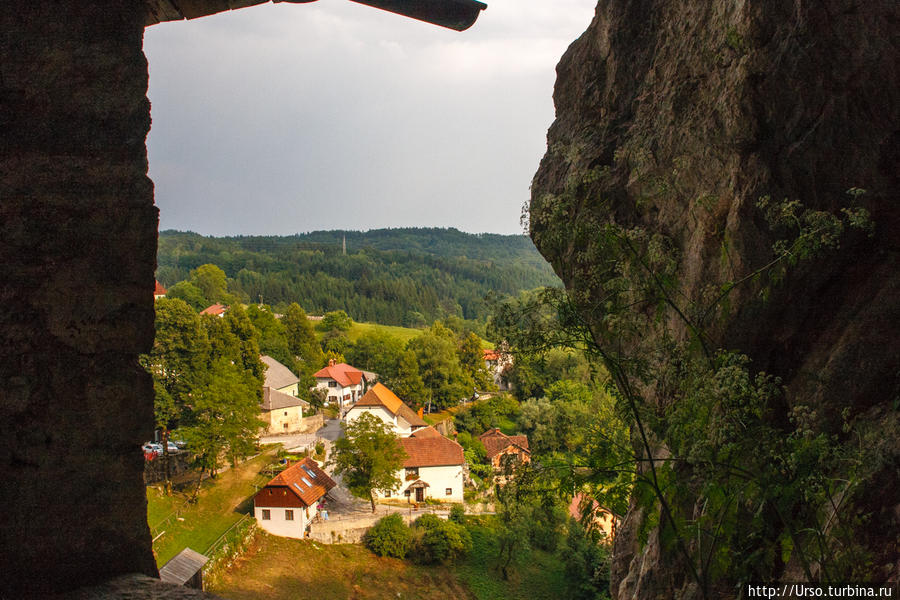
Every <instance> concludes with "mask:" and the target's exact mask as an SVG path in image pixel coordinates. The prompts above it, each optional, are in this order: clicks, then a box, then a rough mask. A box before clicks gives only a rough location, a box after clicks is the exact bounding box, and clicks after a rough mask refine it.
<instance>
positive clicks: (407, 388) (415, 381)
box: [382, 350, 431, 410]
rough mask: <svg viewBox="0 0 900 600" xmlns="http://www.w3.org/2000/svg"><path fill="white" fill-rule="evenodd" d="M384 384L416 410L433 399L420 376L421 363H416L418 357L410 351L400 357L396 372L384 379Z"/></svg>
mask: <svg viewBox="0 0 900 600" xmlns="http://www.w3.org/2000/svg"><path fill="white" fill-rule="evenodd" d="M382 383H384V385H386V386H387V387H389V388H390V389H391V390H393V392H394V393H395V394H397V396H398V397H400V398H402V399H403V401H404V402H406V404H407V405H409V406H410V407H412V408H414V409H416V410H418V409H419V408H420V407H422V406H424V405H425V403H427V402H428V401H429V399H430V398H431V395H430V394H429V392H428V390H427V389H425V383H424V382H423V381H422V377H421V376H420V375H419V363H417V362H416V355H415V354H413V353H412V352H411V351H409V350H405V351H404V352H403V354H401V355H400V358H399V360H398V361H397V370H396V372H395V373H394V374H393V375H391V376H389V377H383V378H382Z"/></svg>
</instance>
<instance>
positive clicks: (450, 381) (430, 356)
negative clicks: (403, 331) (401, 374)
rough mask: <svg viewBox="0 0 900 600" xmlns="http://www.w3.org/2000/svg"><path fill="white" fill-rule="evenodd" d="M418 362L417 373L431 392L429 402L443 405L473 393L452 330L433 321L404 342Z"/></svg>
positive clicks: (455, 401) (472, 386) (473, 387)
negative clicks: (418, 333) (423, 330)
mask: <svg viewBox="0 0 900 600" xmlns="http://www.w3.org/2000/svg"><path fill="white" fill-rule="evenodd" d="M407 348H408V349H409V350H411V351H412V352H413V353H414V354H415V356H416V361H417V362H418V363H419V374H420V375H421V377H422V381H423V383H424V384H425V387H426V388H427V389H428V390H429V391H430V392H431V399H430V402H429V404H430V403H432V402H433V403H434V404H435V405H436V406H437V407H438V408H446V407H448V406H453V405H455V404H456V403H458V402H459V401H460V400H461V399H462V398H467V397H469V396H471V395H472V392H473V391H474V389H475V384H474V382H473V381H472V378H471V377H469V376H468V374H466V373H465V371H463V368H462V366H461V365H460V363H459V354H458V353H457V351H456V337H455V336H454V335H453V332H452V331H450V330H449V329H447V328H446V327H444V326H443V325H441V323H440V322H438V321H436V322H435V323H434V325H432V326H431V328H430V329H428V330H427V331H425V332H424V333H422V334H421V335H419V336H416V337H414V338H413V339H411V340H410V341H409V343H408V344H407Z"/></svg>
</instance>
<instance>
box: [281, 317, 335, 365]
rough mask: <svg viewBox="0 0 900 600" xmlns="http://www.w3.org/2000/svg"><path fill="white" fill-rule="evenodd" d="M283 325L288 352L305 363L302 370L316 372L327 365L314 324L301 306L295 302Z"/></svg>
mask: <svg viewBox="0 0 900 600" xmlns="http://www.w3.org/2000/svg"><path fill="white" fill-rule="evenodd" d="M281 324H282V325H284V329H285V336H286V337H287V344H288V350H290V352H291V354H293V355H294V356H296V357H297V358H299V359H300V360H301V361H302V362H303V363H304V367H303V369H302V370H310V372H315V371H316V370H318V369H320V368H321V367H322V365H324V364H325V355H324V354H323V352H322V347H321V346H320V345H319V342H318V341H317V340H316V334H315V331H313V326H312V323H310V322H309V319H308V318H307V316H306V313H305V312H304V311H303V309H302V308H301V307H300V305H299V304H297V303H296V302H294V303H293V304H291V305H290V306H289V307H288V309H287V311H286V312H285V314H284V316H283V317H282V318H281Z"/></svg>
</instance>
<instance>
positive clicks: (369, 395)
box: [344, 383, 428, 437]
mask: <svg viewBox="0 0 900 600" xmlns="http://www.w3.org/2000/svg"><path fill="white" fill-rule="evenodd" d="M363 413H370V414H373V415H375V416H376V417H378V418H379V419H381V420H382V421H384V422H385V423H386V424H387V425H388V426H389V427H390V428H391V429H392V430H393V431H394V433H396V434H397V435H398V436H399V437H408V436H409V435H411V434H412V433H413V432H415V431H416V430H417V429H421V428H423V427H427V426H428V423H426V422H425V421H424V420H423V419H422V415H420V414H416V412H415V411H413V409H411V408H410V407H408V406H407V405H406V404H404V402H403V401H402V400H400V398H398V397H397V395H396V394H395V393H394V392H392V391H391V390H389V389H388V388H387V387H386V386H385V385H383V384H381V383H376V384H375V385H373V386H372V387H371V388H369V391H367V392H366V393H365V394H364V395H363V397H362V398H360V399H359V402H357V403H356V404H354V405H353V406H351V407H350V409H349V410H348V411H347V414H346V416H345V417H344V420H345V421H346V422H347V423H348V424H349V423H352V422H353V421H355V420H356V419H358V418H359V417H360V415H362V414H363Z"/></svg>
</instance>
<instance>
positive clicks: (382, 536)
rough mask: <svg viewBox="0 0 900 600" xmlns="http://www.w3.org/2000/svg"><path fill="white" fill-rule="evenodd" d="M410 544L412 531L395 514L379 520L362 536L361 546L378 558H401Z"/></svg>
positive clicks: (407, 550)
mask: <svg viewBox="0 0 900 600" xmlns="http://www.w3.org/2000/svg"><path fill="white" fill-rule="evenodd" d="M411 544H412V531H410V529H409V527H407V526H406V523H404V522H403V518H402V517H401V516H400V515H399V514H397V513H394V514H391V515H388V516H386V517H383V518H381V519H379V520H378V522H377V523H375V525H373V526H372V528H371V529H369V530H368V531H367V532H366V533H365V535H363V545H364V546H365V547H366V548H368V549H369V550H371V551H372V552H374V553H375V554H377V555H378V556H392V557H394V558H403V557H405V556H406V555H407V553H408V552H409V549H410V547H411Z"/></svg>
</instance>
